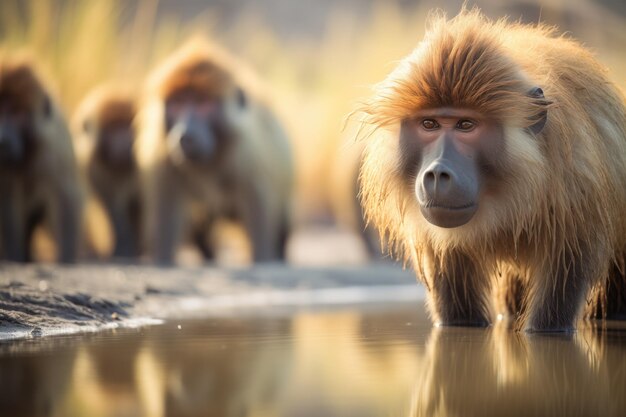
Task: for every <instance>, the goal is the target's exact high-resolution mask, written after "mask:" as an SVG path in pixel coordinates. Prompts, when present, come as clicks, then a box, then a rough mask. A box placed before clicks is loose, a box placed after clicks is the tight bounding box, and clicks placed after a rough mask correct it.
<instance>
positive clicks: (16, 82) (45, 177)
mask: <svg viewBox="0 0 626 417" xmlns="http://www.w3.org/2000/svg"><path fill="white" fill-rule="evenodd" d="M0 98H1V99H2V102H3V106H6V107H3V108H2V119H1V120H0V123H1V125H2V127H3V128H4V129H6V128H7V126H8V124H9V123H14V122H15V121H16V120H19V122H18V124H15V125H14V126H20V128H19V131H17V130H14V132H17V133H16V134H15V135H13V136H11V137H10V138H9V137H8V136H7V134H8V133H7V131H6V130H5V131H3V132H2V135H3V138H2V140H7V139H8V140H12V141H13V142H14V144H15V145H18V146H20V147H21V146H23V156H22V157H21V158H20V159H19V161H16V162H14V163H8V162H7V163H6V164H2V166H0V222H1V223H0V238H1V242H0V258H3V259H8V260H11V261H20V262H25V261H31V260H32V255H31V240H32V236H33V232H34V230H35V228H36V227H37V226H38V225H41V224H43V225H45V226H47V227H48V229H49V230H50V232H51V233H52V237H53V240H54V242H55V246H56V254H57V259H58V260H59V261H61V262H73V261H74V260H75V259H76V256H77V249H78V243H79V236H80V223H81V210H82V191H81V187H80V182H79V177H78V173H77V167H76V159H75V155H74V148H73V144H72V139H71V136H70V132H69V129H68V126H67V123H66V120H65V117H64V116H63V114H62V113H61V110H60V108H59V107H58V105H57V104H56V103H55V101H54V99H53V98H52V96H51V93H50V89H49V88H48V87H46V86H45V84H44V81H43V79H42V77H41V76H40V75H39V74H38V72H37V70H36V68H35V64H34V62H33V60H32V59H31V58H30V56H29V55H28V54H25V53H14V54H11V53H8V52H4V53H1V52H0ZM0 130H2V129H0Z"/></svg>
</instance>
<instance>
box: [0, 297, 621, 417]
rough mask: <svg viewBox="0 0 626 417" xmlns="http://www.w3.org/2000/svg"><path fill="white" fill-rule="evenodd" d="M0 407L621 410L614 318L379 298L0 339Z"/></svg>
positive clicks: (230, 412) (192, 411)
mask: <svg viewBox="0 0 626 417" xmlns="http://www.w3.org/2000/svg"><path fill="white" fill-rule="evenodd" d="M0 415H1V416H10V417H19V416H25V417H26V416H28V417H36V416H90V417H91V416H96V417H98V416H120V417H121V416H149V417H157V416H211V417H231V416H232V417H244V416H245V417H247V416H255V417H270V416H272V417H273V416H286V417H314V416H315V417H316V416H324V417H333V416H350V417H352V416H353V417H357V416H358V417H369V416H372V417H374V416H383V417H388V416H402V417H405V416H406V417H409V416H505V415H511V416H541V415H546V416H551V415H564V416H594V415H598V416H624V415H626V325H624V324H622V323H615V322H614V323H608V324H607V327H606V328H605V329H598V328H594V327H593V326H592V325H589V326H587V327H584V328H583V329H581V330H580V331H579V332H578V333H577V334H575V335H573V336H539V335H533V336H528V335H524V334H517V333H513V332H510V331H508V330H506V329H503V328H501V327H498V326H496V327H494V328H490V329H463V328H432V326H431V324H430V322H429V321H428V318H427V317H426V315H425V313H424V307H423V305H421V304H416V303H393V304H392V303H388V304H386V305H377V306H372V305H371V304H370V305H368V306H367V307H366V306H365V305H363V306H360V305H356V306H355V305H352V306H345V307H342V306H336V307H332V308H328V307H326V308H324V309H320V308H318V309H311V308H308V309H303V308H297V309H296V308H293V309H291V310H289V311H278V310H276V311H274V310H272V311H258V310H257V311H252V312H248V313H246V314H244V315H239V316H236V315H228V316H223V317H214V318H210V319H205V320H194V321H180V322H177V321H172V322H167V323H165V324H164V325H161V326H154V327H148V328H143V329H135V330H123V331H119V330H118V331H114V332H107V333H100V334H96V335H90V336H72V337H53V338H44V339H33V340H29V341H24V342H20V343H15V342H13V343H3V344H0Z"/></svg>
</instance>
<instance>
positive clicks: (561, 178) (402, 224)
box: [360, 10, 626, 330]
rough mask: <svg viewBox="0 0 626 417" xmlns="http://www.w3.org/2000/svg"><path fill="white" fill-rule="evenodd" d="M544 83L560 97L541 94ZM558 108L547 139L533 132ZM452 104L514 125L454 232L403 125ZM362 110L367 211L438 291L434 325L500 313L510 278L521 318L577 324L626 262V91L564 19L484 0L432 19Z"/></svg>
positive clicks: (534, 324) (544, 324)
mask: <svg viewBox="0 0 626 417" xmlns="http://www.w3.org/2000/svg"><path fill="white" fill-rule="evenodd" d="M533 86H540V87H541V88H543V90H544V92H545V97H546V100H548V101H549V102H550V103H546V101H543V102H539V101H538V100H536V99H533V98H532V97H529V96H528V95H527V94H526V92H527V91H529V89H530V88H532V87H533ZM546 105H547V107H548V119H547V124H546V126H545V128H544V130H543V131H542V132H541V133H540V134H539V135H538V136H536V137H535V136H534V135H532V134H530V133H528V131H527V130H526V129H525V128H526V127H528V126H530V125H532V123H533V121H534V120H536V118H537V117H538V115H539V114H540V112H541V109H542V108H545V107H546ZM442 106H454V107H461V108H463V107H465V108H471V109H474V110H478V111H480V112H481V113H483V114H484V115H486V116H488V117H492V118H495V120H497V121H499V122H500V123H502V125H504V126H505V138H506V143H505V149H504V152H503V156H502V164H501V165H500V166H499V167H497V169H498V174H499V175H498V177H499V179H498V180H496V181H492V182H491V184H488V186H487V187H485V190H484V191H483V195H481V197H480V207H479V210H478V212H477V213H476V215H475V217H474V218H473V219H472V220H471V221H470V222H469V223H467V224H465V225H463V226H461V227H458V228H453V229H442V228H438V227H436V226H434V225H431V224H430V223H428V222H427V221H426V220H425V219H424V218H423V217H422V215H421V214H420V211H419V207H418V204H417V201H416V198H415V195H414V192H413V184H414V180H415V179H414V178H406V175H403V174H404V173H403V171H402V169H401V168H402V167H401V165H400V158H399V157H398V152H399V149H398V139H397V138H398V134H399V127H400V123H401V121H402V120H404V119H407V118H410V117H411V116H412V115H413V114H414V112H415V111H416V110H418V109H423V108H429V107H442ZM360 110H361V111H362V112H363V114H364V125H365V126H366V128H367V127H371V128H372V130H367V129H366V132H368V133H367V135H365V136H367V141H368V144H367V149H366V156H365V160H364V163H363V166H362V170H361V183H362V188H361V193H362V203H363V204H364V207H365V211H366V214H367V217H368V219H369V220H370V221H371V222H373V223H374V224H375V225H376V226H377V228H378V229H379V230H381V236H387V237H388V243H389V245H390V246H391V249H392V250H395V253H396V254H398V255H399V256H400V257H402V258H404V259H405V260H406V261H410V262H411V263H412V264H413V266H414V267H415V269H416V271H417V272H418V276H419V277H420V279H421V280H422V281H423V282H424V283H425V284H426V286H427V287H428V288H429V289H430V290H431V297H430V307H431V308H430V310H431V313H432V316H433V319H434V320H435V321H436V322H442V323H443V324H445V323H449V322H450V320H451V321H452V322H457V321H459V323H460V324H463V322H465V324H471V323H472V322H474V321H475V320H476V319H478V321H479V322H481V323H482V324H487V323H489V322H491V321H492V320H493V317H494V313H495V311H494V303H493V293H494V290H495V289H496V287H502V286H503V285H504V287H505V288H504V291H502V290H501V289H500V290H499V291H496V292H498V293H499V294H504V298H505V299H506V298H507V297H508V299H509V300H510V299H511V297H515V298H517V299H518V300H517V301H516V302H515V303H513V305H517V306H519V308H520V311H512V312H509V313H510V314H511V315H512V316H513V317H514V318H515V323H516V326H517V327H518V328H522V327H524V328H526V329H527V330H564V329H565V330H566V329H567V328H569V327H570V326H571V325H572V322H573V317H574V318H576V317H578V314H579V312H580V310H581V308H582V307H583V305H584V304H585V299H587V300H589V299H590V298H591V297H592V295H591V293H590V292H591V291H592V289H596V290H597V288H601V287H602V286H603V285H604V283H605V282H606V280H607V279H608V278H609V270H611V269H612V267H613V265H614V264H619V265H621V264H622V263H623V255H624V250H625V247H626V109H625V107H624V99H623V96H622V95H621V94H620V92H619V91H618V89H617V87H616V86H615V85H614V84H613V83H612V82H611V81H610V80H609V79H608V76H607V71H606V69H605V68H604V67H602V66H601V65H600V64H599V63H598V62H597V61H596V60H595V58H594V57H593V56H592V55H591V53H589V52H588V51H587V50H585V49H584V48H583V47H582V46H581V45H580V44H579V43H577V42H576V41H574V40H571V39H568V38H567V37H563V36H558V35H557V33H556V30H555V29H554V28H550V27H546V26H543V25H537V26H529V25H522V24H519V23H508V22H506V21H505V20H501V21H497V22H493V21H490V20H488V19H486V18H485V17H483V16H482V15H481V14H480V12H478V11H476V10H474V11H463V12H462V13H461V14H460V15H458V16H457V17H455V18H453V19H449V20H448V19H446V18H445V17H442V16H433V17H432V19H431V21H430V23H429V28H428V30H427V33H426V36H425V38H424V40H423V41H422V42H421V43H420V44H419V46H418V47H417V49H416V50H415V51H414V52H413V53H412V54H410V55H409V56H408V57H406V58H405V59H404V60H403V61H402V62H401V63H400V65H399V66H398V67H397V68H396V69H395V70H394V71H393V72H392V73H391V74H390V75H389V76H388V77H387V78H386V79H385V80H384V81H383V82H382V83H380V84H379V85H378V86H377V87H376V89H375V93H374V95H373V97H372V98H371V99H369V100H368V101H366V102H365V103H364V105H363V106H362V108H361V109H360ZM622 271H623V269H622ZM613 278H614V279H617V280H623V279H624V278H623V276H615V277H613ZM512 281H515V282H516V284H515V285H508V284H507V283H508V282H512ZM520 286H522V287H520ZM507 287H508V288H507ZM520 288H524V290H523V291H520ZM596 290H594V291H596ZM510 292H513V293H515V294H517V295H515V294H510ZM520 294H521V295H520ZM505 304H506V303H505ZM500 305H502V304H500ZM509 305H511V303H509ZM447 316H449V317H447Z"/></svg>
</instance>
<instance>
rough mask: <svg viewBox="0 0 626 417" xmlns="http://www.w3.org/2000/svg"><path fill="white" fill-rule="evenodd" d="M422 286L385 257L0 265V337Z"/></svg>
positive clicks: (392, 296)
mask: <svg viewBox="0 0 626 417" xmlns="http://www.w3.org/2000/svg"><path fill="white" fill-rule="evenodd" d="M318 255H320V256H323V254H318ZM300 265H302V264H300ZM421 291H423V290H422V289H421V288H420V287H419V286H418V285H417V284H416V283H415V277H414V275H413V273H412V272H411V271H408V270H403V269H402V268H401V267H400V266H399V265H397V264H394V263H392V262H385V261H383V262H377V263H369V264H359V265H352V266H349V265H348V266H332V265H331V266H293V265H291V266H290V265H285V264H262V265H256V266H252V267H240V268H233V267H231V268H224V267H217V266H194V267H172V268H158V267H152V266H142V265H115V264H79V265H74V266H63V265H55V264H31V265H19V264H0V340H7V339H22V338H29V337H42V336H49V335H55V334H68V333H76V332H88V331H97V330H100V329H105V328H115V327H120V326H138V325H145V324H152V323H158V322H160V321H161V320H164V319H174V318H191V317H202V316H208V315H212V314H223V313H224V312H230V313H232V312H237V311H239V310H245V309H265V308H266V307H269V306H288V305H307V304H319V303H352V302H366V301H387V300H396V299H412V298H417V297H419V296H420V293H421Z"/></svg>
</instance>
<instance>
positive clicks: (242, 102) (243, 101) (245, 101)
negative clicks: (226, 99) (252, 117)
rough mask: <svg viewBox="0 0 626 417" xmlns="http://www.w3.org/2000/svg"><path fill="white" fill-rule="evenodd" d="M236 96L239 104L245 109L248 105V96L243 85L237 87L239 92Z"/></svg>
mask: <svg viewBox="0 0 626 417" xmlns="http://www.w3.org/2000/svg"><path fill="white" fill-rule="evenodd" d="M236 94H237V95H236V97H237V105H238V106H239V107H240V108H242V109H245V108H246V107H247V106H248V97H247V96H246V93H245V92H244V91H243V89H242V88H241V87H237V93H236Z"/></svg>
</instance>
